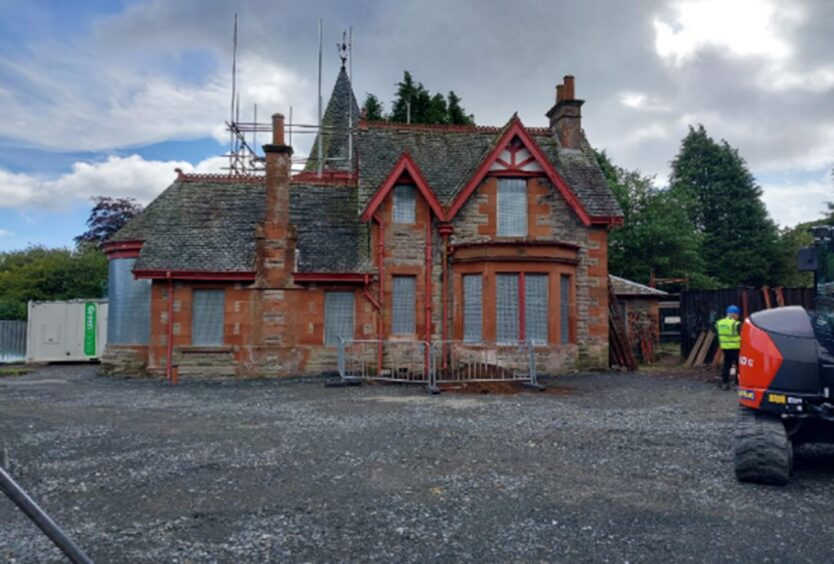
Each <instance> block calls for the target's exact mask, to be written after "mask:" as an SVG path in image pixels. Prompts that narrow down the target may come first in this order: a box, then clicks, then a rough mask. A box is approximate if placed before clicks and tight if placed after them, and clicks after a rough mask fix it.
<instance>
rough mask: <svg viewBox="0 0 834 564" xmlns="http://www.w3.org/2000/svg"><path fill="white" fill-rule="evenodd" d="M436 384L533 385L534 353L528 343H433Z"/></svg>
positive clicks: (534, 371) (433, 370) (434, 380)
mask: <svg viewBox="0 0 834 564" xmlns="http://www.w3.org/2000/svg"><path fill="white" fill-rule="evenodd" d="M431 357H432V378H433V382H434V383H435V384H458V383H465V382H530V383H531V384H536V383H537V382H536V352H535V349H534V348H533V344H532V343H531V342H530V341H524V342H520V343H515V344H500V343H467V342H464V341H436V342H434V343H432V355H431Z"/></svg>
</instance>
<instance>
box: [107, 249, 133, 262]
mask: <svg viewBox="0 0 834 564" xmlns="http://www.w3.org/2000/svg"><path fill="white" fill-rule="evenodd" d="M138 256H139V251H111V252H109V253H107V260H115V259H125V258H137V257H138Z"/></svg>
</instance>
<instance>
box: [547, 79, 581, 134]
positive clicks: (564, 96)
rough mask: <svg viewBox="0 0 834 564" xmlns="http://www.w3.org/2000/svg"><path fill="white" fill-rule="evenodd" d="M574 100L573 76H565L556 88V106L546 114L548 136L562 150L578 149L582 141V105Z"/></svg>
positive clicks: (579, 101)
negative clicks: (548, 128)
mask: <svg viewBox="0 0 834 564" xmlns="http://www.w3.org/2000/svg"><path fill="white" fill-rule="evenodd" d="M584 103H585V101H584V100H577V99H576V90H575V85H574V78H573V75H566V76H565V77H564V79H563V82H562V84H559V85H557V86H556V104H555V105H554V106H553V107H552V108H550V111H548V112H547V117H548V118H550V134H551V135H552V136H553V137H554V138H555V139H556V140H557V141H558V142H559V144H560V145H561V146H562V148H565V149H579V148H580V145H581V141H582V111H581V108H582V104H584Z"/></svg>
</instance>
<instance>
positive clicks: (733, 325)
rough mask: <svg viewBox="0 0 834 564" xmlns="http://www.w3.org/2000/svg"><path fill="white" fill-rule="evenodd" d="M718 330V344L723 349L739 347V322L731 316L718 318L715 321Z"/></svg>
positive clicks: (736, 348)
mask: <svg viewBox="0 0 834 564" xmlns="http://www.w3.org/2000/svg"><path fill="white" fill-rule="evenodd" d="M715 329H716V331H717V332H718V344H719V345H720V346H721V348H722V349H723V350H738V349H740V348H741V335H740V334H739V331H740V330H741V322H740V321H738V320H737V319H733V318H732V317H729V316H728V317H725V318H724V319H719V320H718V321H717V322H716V323H715Z"/></svg>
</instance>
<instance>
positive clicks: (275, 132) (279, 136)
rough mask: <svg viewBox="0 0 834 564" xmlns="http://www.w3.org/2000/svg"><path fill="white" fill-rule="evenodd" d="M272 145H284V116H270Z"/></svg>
mask: <svg viewBox="0 0 834 564" xmlns="http://www.w3.org/2000/svg"><path fill="white" fill-rule="evenodd" d="M272 144H273V145H283V144H284V114H272Z"/></svg>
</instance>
